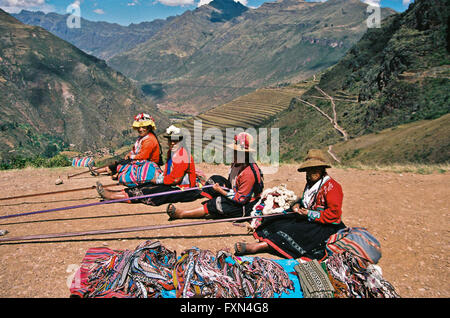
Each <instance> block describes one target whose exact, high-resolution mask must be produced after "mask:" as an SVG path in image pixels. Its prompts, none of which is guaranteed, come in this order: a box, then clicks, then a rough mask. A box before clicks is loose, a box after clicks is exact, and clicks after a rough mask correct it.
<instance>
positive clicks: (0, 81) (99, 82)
mask: <svg viewBox="0 0 450 318" xmlns="http://www.w3.org/2000/svg"><path fill="white" fill-rule="evenodd" d="M139 112H148V113H150V114H152V115H153V116H154V118H155V120H156V123H157V127H159V128H160V129H164V128H165V127H166V126H167V125H168V119H167V117H166V116H165V115H163V114H161V113H160V112H159V111H158V110H157V108H156V107H155V105H154V104H152V103H150V102H149V101H148V100H147V99H146V98H145V96H144V95H143V94H142V92H141V90H140V89H139V88H137V87H136V86H135V85H134V83H132V82H131V81H130V80H129V79H128V78H126V77H125V76H123V75H122V74H120V73H119V72H117V71H115V70H113V69H111V68H110V67H108V66H107V65H106V63H105V61H103V60H100V59H98V58H96V57H94V56H91V55H88V54H86V53H85V52H83V51H81V50H80V49H78V48H76V47H75V46H73V45H71V44H69V43H68V42H66V41H63V40H62V39H60V38H58V37H56V36H55V35H53V34H51V33H50V32H48V31H46V30H44V29H43V28H41V27H35V26H29V25H25V24H23V23H21V22H19V21H18V20H16V19H15V18H13V17H12V16H10V15H9V14H7V13H6V12H4V11H3V10H0V141H1V142H0V159H8V158H10V157H13V156H19V155H21V156H31V155H38V154H43V155H45V156H51V155H54V154H55V153H57V152H58V151H61V150H63V149H67V148H73V149H76V150H78V151H87V150H96V149H99V148H104V147H107V148H109V149H114V148H117V147H120V146H122V145H123V144H128V143H130V142H132V141H133V140H134V139H135V138H136V136H135V135H134V133H133V131H132V129H131V123H132V121H133V117H134V116H135V115H136V114H137V113H139Z"/></svg>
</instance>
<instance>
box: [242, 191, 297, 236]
mask: <svg viewBox="0 0 450 318" xmlns="http://www.w3.org/2000/svg"><path fill="white" fill-rule="evenodd" d="M295 201H297V196H296V195H295V193H294V191H291V190H288V189H287V188H286V185H284V184H282V185H280V186H276V187H273V188H270V189H267V190H265V191H263V193H262V194H261V199H260V200H259V202H258V203H256V204H255V206H254V207H253V210H252V213H251V215H252V216H258V215H261V214H262V215H268V214H274V213H281V212H284V211H286V210H287V209H289V208H290V207H291V204H293V203H294V202H295ZM261 204H263V205H264V208H263V210H262V212H261V210H257V207H258V206H259V205H261ZM275 204H276V205H277V207H274V206H275ZM259 224H260V220H258V219H253V220H252V222H251V225H250V226H251V227H252V228H253V229H254V228H256V227H257V225H259Z"/></svg>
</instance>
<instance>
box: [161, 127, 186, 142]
mask: <svg viewBox="0 0 450 318" xmlns="http://www.w3.org/2000/svg"><path fill="white" fill-rule="evenodd" d="M163 137H164V138H167V139H170V141H180V140H182V139H183V134H182V133H181V129H180V128H178V127H175V126H174V125H171V126H170V127H169V128H167V129H166V134H165V135H164V136H163Z"/></svg>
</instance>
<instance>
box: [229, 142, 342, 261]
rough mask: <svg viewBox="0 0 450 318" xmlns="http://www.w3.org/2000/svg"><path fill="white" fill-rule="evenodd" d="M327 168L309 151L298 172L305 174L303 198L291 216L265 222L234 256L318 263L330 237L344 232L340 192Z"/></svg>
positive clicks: (238, 245) (317, 154)
mask: <svg viewBox="0 0 450 318" xmlns="http://www.w3.org/2000/svg"><path fill="white" fill-rule="evenodd" d="M330 167H331V166H330V165H329V164H328V163H327V162H326V159H325V156H324V155H323V153H322V152H321V151H320V150H315V149H313V150H310V151H309V152H308V155H307V157H306V160H305V161H304V162H303V163H302V164H301V166H300V168H299V169H298V171H299V172H306V186H305V189H304V192H303V196H302V198H301V199H300V200H298V201H297V202H296V203H295V204H294V205H293V206H292V211H293V212H296V213H295V214H287V215H282V216H276V217H270V218H265V219H263V220H262V223H261V225H259V226H258V227H257V228H256V231H255V233H254V234H253V235H254V237H255V238H256V239H257V240H259V242H255V243H242V242H240V243H236V244H235V254H236V255H246V254H255V253H263V252H269V253H273V252H275V253H278V254H281V255H282V256H283V257H286V258H295V259H296V258H300V257H308V258H311V259H321V258H323V256H324V250H325V242H326V240H327V239H328V238H329V236H330V235H332V234H334V233H336V232H337V231H338V230H340V229H343V228H345V225H344V223H343V222H342V220H341V215H342V201H343V197H344V195H343V192H342V187H341V186H340V184H339V183H338V182H336V181H335V180H334V179H332V178H331V177H330V176H329V175H328V174H327V172H326V168H330Z"/></svg>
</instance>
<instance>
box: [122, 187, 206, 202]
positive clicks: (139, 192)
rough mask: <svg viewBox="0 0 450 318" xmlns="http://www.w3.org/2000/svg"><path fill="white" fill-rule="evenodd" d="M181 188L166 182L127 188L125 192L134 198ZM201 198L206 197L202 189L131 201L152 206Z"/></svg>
mask: <svg viewBox="0 0 450 318" xmlns="http://www.w3.org/2000/svg"><path fill="white" fill-rule="evenodd" d="M179 190H180V188H178V187H173V186H168V185H165V184H158V185H154V184H148V185H142V186H138V187H134V188H128V189H125V192H126V193H127V194H128V197H130V199H132V198H133V197H139V196H143V195H150V194H157V193H162V192H169V191H179ZM200 198H204V197H203V195H202V192H201V191H200V190H186V191H180V192H177V193H171V194H164V195H158V196H154V197H151V198H143V199H136V200H130V201H131V203H144V204H148V205H152V206H160V205H163V204H167V203H178V202H192V201H195V200H197V199H200Z"/></svg>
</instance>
